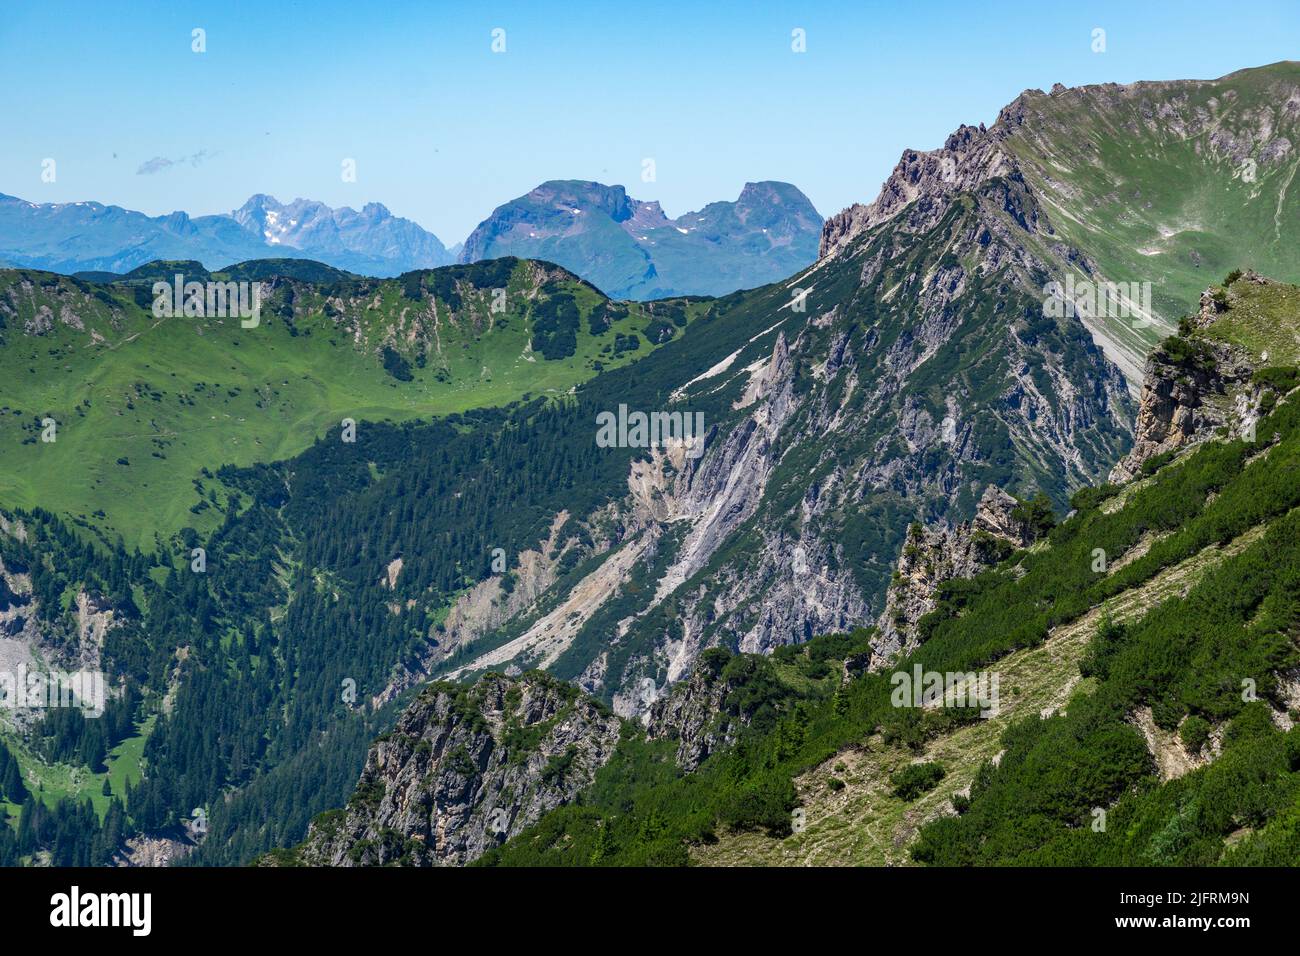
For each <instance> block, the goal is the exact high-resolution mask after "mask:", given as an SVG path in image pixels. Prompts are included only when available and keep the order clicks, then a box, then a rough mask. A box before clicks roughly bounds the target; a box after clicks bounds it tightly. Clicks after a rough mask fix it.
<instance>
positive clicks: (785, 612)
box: [446, 128, 1131, 714]
mask: <svg viewBox="0 0 1300 956" xmlns="http://www.w3.org/2000/svg"><path fill="white" fill-rule="evenodd" d="M947 148H948V149H949V150H950V151H951V152H952V153H954V154H955V155H959V156H962V157H964V159H963V163H964V165H963V166H962V167H961V168H962V169H963V170H965V171H966V176H967V179H966V180H965V181H966V183H967V188H966V189H965V190H964V191H948V190H947V189H943V190H939V191H934V192H923V193H922V194H920V195H918V197H917V198H915V199H914V200H913V201H912V202H910V203H909V204H908V205H907V206H906V208H904V209H903V210H902V211H901V212H899V213H897V214H896V215H893V216H891V217H890V218H888V219H886V220H885V221H883V222H881V223H879V224H878V225H876V226H874V227H869V228H866V229H865V230H863V231H860V232H859V233H857V234H856V235H855V236H854V237H853V238H852V239H851V240H849V241H848V244H847V245H845V246H843V247H842V248H840V249H838V251H836V252H835V254H832V255H828V256H826V257H824V258H823V259H822V260H821V261H820V262H819V263H817V264H816V265H815V266H813V267H812V268H811V269H809V270H806V271H805V272H803V273H801V274H799V275H796V276H795V277H794V278H792V279H790V280H788V281H787V282H784V283H781V284H779V285H774V286H769V287H767V288H765V289H761V290H756V291H754V292H752V293H748V294H742V295H736V296H731V297H728V298H726V299H723V300H720V301H719V302H718V303H716V305H715V306H714V308H713V310H712V314H711V318H710V320H709V322H708V324H707V327H708V328H710V329H712V330H713V331H714V333H715V334H720V333H721V332H722V330H723V329H725V328H729V327H735V326H740V327H741V328H743V329H744V331H745V332H746V333H748V334H743V335H736V334H734V333H733V334H732V335H731V336H730V337H728V338H725V339H723V343H725V344H722V343H720V344H722V347H716V346H715V347H710V346H711V343H708V342H707V340H704V339H700V338H697V339H692V338H691V336H690V335H688V336H686V337H685V338H684V340H683V342H682V345H681V349H683V350H684V349H687V348H692V345H693V348H694V352H695V354H696V355H697V356H698V355H700V354H701V351H702V349H704V350H705V351H704V353H703V354H705V355H707V359H706V360H708V361H711V362H712V367H711V368H706V369H704V370H698V364H702V362H699V363H697V364H693V365H692V366H689V367H681V368H680V371H678V370H677V369H673V370H668V368H667V366H666V364H664V365H661V364H659V363H654V364H652V365H647V366H644V367H643V368H642V371H643V372H644V373H646V374H650V373H651V372H654V373H659V372H660V371H661V370H663V374H664V376H665V377H664V378H661V379H660V380H659V381H660V383H661V387H662V385H666V384H668V383H673V384H674V386H675V387H672V388H671V389H668V388H665V389H663V391H664V392H669V393H670V394H669V395H667V396H666V397H667V398H669V399H670V400H671V406H672V407H678V408H682V409H691V410H698V411H700V412H701V413H702V414H703V415H704V416H705V421H706V422H707V423H708V439H707V441H706V442H705V447H704V450H703V454H702V457H699V458H698V459H690V458H686V457H685V456H684V455H681V454H677V453H674V452H673V451H672V450H671V449H660V450H658V451H654V452H652V453H651V455H650V456H649V457H650V460H649V461H648V462H646V463H644V464H634V466H633V468H632V470H631V472H630V473H629V475H628V478H627V485H626V487H627V493H626V495H625V497H624V498H623V500H622V501H620V502H618V503H617V505H616V507H615V510H614V512H613V515H614V517H615V520H616V521H617V523H618V527H619V528H620V529H621V531H620V533H619V534H618V535H617V536H616V537H615V538H613V540H610V538H609V535H608V533H600V534H596V533H593V534H592V537H593V539H596V540H600V538H602V537H603V538H604V539H605V541H606V542H608V543H607V544H604V545H603V546H602V548H603V549H605V550H602V548H597V549H595V550H596V552H598V556H600V557H603V558H606V559H607V561H606V563H604V564H603V565H600V566H595V567H592V569H591V570H590V573H589V574H588V575H587V576H586V577H585V578H584V579H583V580H582V582H581V585H580V586H579V587H578V588H576V589H574V590H573V591H571V592H567V593H559V592H555V591H551V593H550V595H547V596H544V597H543V599H542V600H541V601H540V602H538V603H537V604H536V605H535V607H534V609H532V611H531V613H529V614H525V615H523V616H518V615H516V620H515V621H514V622H508V623H507V624H506V626H505V627H501V628H498V629H497V633H495V634H491V635H488V636H487V640H486V641H477V642H476V643H474V644H471V645H470V648H469V650H468V651H467V652H466V655H467V656H466V655H460V656H459V659H458V660H457V661H456V662H455V664H456V666H455V667H454V668H453V669H450V670H448V671H446V673H449V674H453V675H455V676H462V677H463V676H466V675H468V674H470V673H472V672H473V671H474V670H476V669H483V668H495V667H501V666H506V665H507V664H510V663H512V662H513V663H515V664H516V665H517V666H520V667H524V668H527V667H533V666H542V667H546V668H547V669H550V670H552V672H553V673H556V674H557V675H559V676H562V677H565V678H570V679H577V680H578V681H579V683H580V685H581V686H584V687H586V688H588V689H590V690H591V691H593V692H594V693H597V694H599V695H601V696H604V697H606V698H607V699H610V700H612V701H613V703H614V705H615V708H616V710H618V711H619V712H620V713H623V714H632V713H638V712H643V711H644V710H645V709H646V708H647V707H648V706H649V703H650V702H651V701H652V700H653V699H654V697H655V696H656V695H658V694H660V693H662V691H663V689H664V687H665V685H666V684H668V683H671V682H673V681H676V680H678V679H680V678H681V677H683V676H684V675H685V674H686V673H687V672H688V671H689V668H690V665H691V663H692V661H693V660H694V658H695V657H696V655H697V654H698V653H699V651H700V650H701V649H703V648H705V647H708V646H711V645H715V644H721V645H723V646H727V647H731V648H739V649H741V650H746V651H761V650H766V649H770V648H772V647H775V646H779V645H781V644H785V643H791V642H795V641H801V640H806V639H808V638H809V637H811V636H813V635H814V634H817V633H825V632H829V631H835V630H843V629H847V628H851V627H853V626H855V625H858V624H866V623H869V622H870V621H873V620H874V619H875V617H876V615H877V614H878V613H879V612H880V610H881V607H882V603H883V596H884V595H883V592H884V588H885V584H886V582H887V580H888V578H889V576H890V574H891V572H892V569H893V564H894V555H895V554H897V551H898V547H899V544H900V542H901V537H902V534H903V532H904V530H905V528H906V527H907V525H908V523H909V522H910V521H912V520H913V519H914V518H918V517H919V518H923V519H932V518H938V517H942V516H945V515H951V516H952V517H953V518H954V519H955V520H958V519H963V518H968V517H970V516H971V515H972V514H973V512H974V509H975V505H976V502H977V500H978V499H979V497H980V495H981V494H982V493H983V491H984V489H985V488H987V487H988V486H989V485H990V484H994V485H998V486H999V487H1004V488H1008V489H1011V490H1012V491H1014V492H1015V493H1017V494H1019V495H1022V496H1024V497H1030V496H1032V494H1034V493H1035V492H1037V491H1040V490H1041V491H1044V492H1046V493H1047V494H1049V495H1050V496H1052V498H1053V499H1054V500H1055V501H1056V502H1057V503H1058V505H1060V504H1062V503H1063V502H1064V501H1065V499H1066V498H1067V497H1068V495H1069V493H1070V491H1072V490H1073V489H1074V488H1076V487H1078V486H1079V485H1081V484H1085V483H1088V482H1090V481H1095V480H1097V479H1099V478H1100V477H1101V476H1103V475H1104V474H1105V473H1106V471H1107V470H1108V469H1109V467H1110V466H1111V464H1112V463H1113V462H1114V461H1115V460H1117V459H1118V457H1119V456H1120V454H1121V453H1122V451H1123V450H1124V449H1125V448H1126V447H1127V445H1128V442H1129V440H1130V439H1129V434H1130V433H1129V427H1130V426H1129V421H1130V418H1131V404H1130V402H1129V398H1128V393H1127V388H1126V386H1125V383H1124V380H1123V378H1122V376H1121V375H1120V374H1119V373H1118V371H1117V370H1116V369H1115V367H1114V366H1112V365H1110V364H1109V363H1108V362H1107V361H1106V360H1105V359H1104V357H1103V356H1102V353H1101V351H1100V350H1099V349H1098V348H1097V347H1096V346H1095V345H1094V344H1093V341H1092V338H1091V336H1090V334H1089V333H1088V330H1087V329H1086V328H1085V326H1084V325H1083V324H1082V322H1081V321H1080V320H1079V319H1078V317H1077V316H1074V315H1068V314H1061V315H1056V316H1053V315H1050V314H1045V313H1046V312H1047V310H1046V309H1045V308H1044V303H1043V299H1042V292H1041V290H1042V288H1043V286H1044V284H1045V283H1046V282H1047V281H1048V277H1049V276H1050V274H1051V269H1052V268H1053V264H1054V263H1055V262H1056V259H1055V255H1056V253H1055V252H1054V251H1053V250H1054V249H1055V247H1057V246H1059V242H1057V240H1056V239H1055V238H1054V237H1053V234H1052V232H1051V229H1052V227H1051V224H1050V222H1049V221H1048V220H1047V218H1046V216H1045V214H1044V213H1043V211H1042V210H1041V209H1040V208H1039V206H1038V204H1037V202H1036V200H1035V198H1034V195H1033V193H1032V191H1030V190H1029V188H1028V187H1027V186H1026V184H1025V183H1024V180H1023V179H1022V178H1020V177H1016V176H1004V175H1003V174H1002V173H1003V171H1004V169H1003V166H1002V165H1001V164H1000V163H999V162H998V161H997V154H996V151H995V149H994V148H993V144H992V143H990V142H989V140H988V137H987V136H986V135H985V134H981V133H980V132H979V131H978V130H973V129H969V128H967V129H965V130H962V131H960V132H959V133H957V134H954V136H953V137H952V139H951V141H950V143H949V146H948V147H947ZM892 188H893V181H891V183H889V184H887V185H886V188H885V192H884V193H883V194H882V196H884V195H887V194H888V193H889V191H890V190H891V189H892ZM882 201H883V200H882ZM699 334H700V335H704V334H705V331H704V328H701V329H700V330H699ZM680 354H681V352H680V351H678V352H672V353H669V352H665V353H664V354H663V359H664V362H665V363H667V362H672V361H674V360H675V359H676V358H677V356H679V355H680ZM670 356H671V357H670ZM661 401H662V399H661ZM649 407H651V408H655V407H664V406H656V405H651V406H649ZM582 517H583V520H584V521H585V522H589V523H591V526H592V527H593V528H595V527H598V526H602V525H606V526H607V522H608V520H609V519H608V517H607V516H605V515H603V514H602V515H600V516H597V515H584V516H582ZM598 523H599V524H598ZM611 633H612V634H614V635H615V639H613V640H611V638H610V636H609V635H610V634H611ZM466 636H467V637H473V638H475V639H477V638H478V635H477V634H475V633H473V632H472V631H471V632H470V633H469V634H467V635H466ZM475 648H481V649H482V650H479V651H478V652H477V653H474V650H475Z"/></svg>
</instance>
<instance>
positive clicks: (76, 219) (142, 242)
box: [0, 195, 454, 276]
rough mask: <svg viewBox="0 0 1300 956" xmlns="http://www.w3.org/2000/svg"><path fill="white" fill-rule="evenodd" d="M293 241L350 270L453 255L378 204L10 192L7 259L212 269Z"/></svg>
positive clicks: (59, 266)
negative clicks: (221, 208) (156, 210)
mask: <svg viewBox="0 0 1300 956" xmlns="http://www.w3.org/2000/svg"><path fill="white" fill-rule="evenodd" d="M288 250H293V251H294V252H295V253H298V254H300V256H301V257H302V258H309V259H317V260H320V261H322V262H325V263H328V264H329V265H332V266H336V267H338V268H341V269H345V270H348V271H350V272H356V273H362V274H366V275H377V276H393V275H397V274H399V273H402V272H407V271H410V270H412V269H427V268H432V267H435V266H441V265H448V264H450V263H451V262H452V261H453V258H454V257H453V255H452V254H451V253H449V252H448V251H447V250H446V249H445V248H443V245H442V243H441V242H439V241H438V239H437V237H436V236H434V235H433V234H432V233H429V232H426V231H425V230H423V229H421V228H420V227H419V226H417V225H416V224H415V223H413V222H411V221H410V220H409V219H401V218H398V217H396V216H393V215H392V214H391V213H390V212H389V211H388V210H387V209H385V208H384V207H383V206H381V205H379V204H378V203H369V204H367V205H366V206H365V207H364V208H363V209H362V210H361V212H356V211H355V210H352V209H349V208H347V207H344V208H341V209H331V208H330V207H328V206H325V205H323V204H322V203H318V202H312V201H309V200H305V199H297V200H294V202H292V203H290V204H289V205H287V206H285V205H282V204H280V203H279V202H277V201H276V200H275V199H274V198H272V197H270V196H264V195H257V196H253V197H252V198H251V199H249V200H248V202H246V203H245V204H244V205H243V206H241V207H240V208H239V209H237V210H235V211H234V212H233V213H231V214H230V215H215V216H199V217H195V218H191V217H190V216H188V215H186V214H185V213H183V212H174V213H171V214H170V215H167V216H146V215H145V214H144V213H139V212H132V211H131V210H128V209H122V208H121V207H120V206H104V205H101V204H100V203H94V202H76V203H32V202H26V201H24V200H21V199H16V198H14V197H13V196H3V195H0V260H4V261H7V262H9V263H10V264H12V265H14V266H21V267H25V268H31V269H43V270H47V271H51V272H62V273H68V274H70V273H75V272H112V273H124V272H128V271H130V270H131V269H134V268H135V267H137V266H139V265H143V264H144V263H146V262H151V261H154V260H158V259H193V260H197V261H199V262H201V263H202V264H203V265H204V266H205V267H207V268H209V269H217V268H220V267H222V266H225V265H228V264H230V263H232V262H242V261H246V260H250V259H266V258H271V257H277V256H284V254H285V253H286V251H288Z"/></svg>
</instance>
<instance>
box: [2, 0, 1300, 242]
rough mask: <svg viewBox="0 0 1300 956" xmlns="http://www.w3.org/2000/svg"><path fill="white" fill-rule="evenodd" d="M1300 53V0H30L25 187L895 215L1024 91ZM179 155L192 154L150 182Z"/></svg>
mask: <svg viewBox="0 0 1300 956" xmlns="http://www.w3.org/2000/svg"><path fill="white" fill-rule="evenodd" d="M195 27H201V28H203V29H204V30H206V32H207V52H206V53H203V54H195V53H193V52H191V30H192V29H193V28H195ZM498 27H499V28H502V29H504V30H505V31H506V52H505V53H504V54H494V53H493V52H492V50H491V42H492V37H491V31H492V30H493V29H494V28H498ZM796 27H798V28H802V29H803V30H805V31H806V36H807V52H806V53H803V54H796V53H793V52H792V51H791V30H792V29H794V28H796ZM1095 27H1101V28H1103V29H1105V30H1106V46H1107V49H1106V52H1105V53H1101V54H1097V53H1093V52H1092V49H1091V44H1092V36H1091V34H1092V30H1093V28H1095ZM1297 57H1300V3H1297V2H1295V0H1276V2H1272V0H1251V2H1250V3H1238V4H1224V3H1221V2H1220V3H1200V2H1193V0H1187V2H1170V3H1164V2H1145V0H1143V2H1138V0H1129V2H1120V3H1109V2H1088V3H1064V2H1055V0H1052V2H1049V0H1041V2H1039V3H1027V2H1024V3H1022V2H997V0H987V2H966V3H956V2H933V3H925V2H920V0H917V2H910V3H903V2H900V3H877V2H869V0H868V2H863V0H858V2H843V3H838V2H822V3H795V2H788V3H763V2H757V3H734V4H725V3H724V4H719V3H708V2H702V0H692V2H678V0H654V2H646V3H642V2H635V0H623V2H618V3H609V4H597V3H584V2H576V0H567V2H563V3H558V2H557V3H552V2H548V0H534V2H530V3H519V4H502V3H498V4H494V3H477V2H463V0H462V2H455V3H445V2H425V3H415V2H401V0H387V2H378V3H374V4H371V3H366V2H359V0H347V2H318V3H308V2H302V3H279V2H225V3H219V4H218V3H211V4H205V3H187V2H184V0H168V2H159V3H133V4H119V3H112V2H109V0H102V2H85V3H72V2H66V3H64V2H58V0H47V2H42V3H26V2H22V0H5V2H4V4H3V6H0V104H2V108H0V117H2V118H3V127H4V132H3V145H2V146H0V192H5V193H9V194H11V195H17V196H21V197H23V198H25V199H30V200H33V201H40V202H66V201H73V200H83V199H94V200H99V201H101V202H106V203H117V204H119V205H123V206H126V207H128V208H133V209H141V210H143V211H145V212H148V213H150V214H153V215H157V214H160V213H166V212H170V211H172V210H174V209H184V210H186V211H188V212H190V213H192V214H203V213H211V212H223V211H228V210H230V209H233V208H234V207H236V206H238V205H240V204H241V203H242V202H243V201H244V200H245V199H246V198H247V197H248V196H249V195H250V194H252V193H254V192H267V193H271V194H273V195H275V196H277V197H279V198H280V199H281V200H285V201H287V200H289V199H292V198H294V197H296V196H304V197H309V198H313V199H320V200H323V201H325V202H327V203H329V204H331V205H351V206H354V207H360V206H361V205H363V204H364V203H366V202H369V201H378V202H382V203H384V204H385V205H387V206H388V207H389V208H391V209H392V210H393V211H394V212H395V213H397V214H399V215H403V216H407V217H409V218H411V219H414V220H415V221H417V222H419V223H420V224H421V225H423V226H425V227H426V228H429V229H431V230H433V231H434V232H435V233H437V234H438V236H439V237H440V238H442V239H443V241H445V242H447V243H448V244H450V243H452V242H455V241H457V240H460V239H463V238H464V237H465V236H466V234H468V232H469V231H470V229H472V228H473V226H474V225H475V224H476V223H477V222H478V221H479V220H481V219H482V218H483V217H484V216H486V215H487V214H488V213H489V212H490V211H491V210H492V208H493V207H494V206H497V205H499V204H500V203H502V202H505V201H506V200H508V199H510V198H512V197H514V196H517V195H519V194H521V193H524V192H526V191H528V190H529V189H530V188H532V187H533V186H535V185H536V184H538V183H539V182H542V181H543V180H546V179H595V180H599V181H602V182H606V183H619V184H623V185H625V186H627V188H628V191H629V192H630V193H631V194H632V195H633V196H635V197H637V198H639V199H658V200H660V201H661V202H662V203H663V205H664V208H665V210H666V211H667V212H668V213H669V215H672V216H676V215H680V214H681V213H684V212H686V211H688V210H690V209H697V208H699V207H700V206H702V205H704V204H705V203H707V202H710V201H712V200H716V199H734V198H735V196H736V195H737V194H738V192H739V190H740V188H741V186H742V185H743V184H744V183H745V182H746V181H748V180H758V179H780V180H786V181H789V182H792V183H794V184H796V185H797V186H799V187H800V188H801V189H803V190H804V192H806V193H807V194H808V196H809V197H810V198H811V199H812V200H813V202H814V204H815V205H816V206H817V208H818V209H819V210H820V211H821V212H822V214H823V215H829V214H830V213H833V212H835V211H837V210H839V209H841V208H843V207H844V206H846V205H848V204H849V203H852V202H855V201H868V200H870V199H872V198H874V196H875V194H876V191H877V189H878V188H879V185H880V183H881V181H882V180H883V179H884V177H885V176H886V175H888V173H889V170H890V169H891V168H892V167H893V165H894V163H895V162H896V161H897V160H898V156H899V154H900V152H901V151H902V150H903V149H904V148H906V147H915V148H918V149H930V148H933V147H935V146H937V145H939V144H940V143H941V142H942V141H943V139H944V137H945V136H946V135H947V133H948V132H949V131H951V130H952V129H954V128H955V127H956V126H957V125H959V124H960V123H963V122H967V123H980V122H984V123H991V122H992V121H993V120H994V118H995V117H996V116H997V112H998V109H999V108H1000V107H1001V106H1002V105H1004V104H1005V103H1006V102H1008V101H1009V100H1011V99H1013V98H1014V97H1015V96H1016V95H1017V94H1018V93H1019V92H1020V91H1021V90H1023V89H1026V88H1029V87H1038V88H1042V89H1047V88H1049V87H1050V86H1051V85H1052V83H1054V82H1058V81H1059V82H1062V83H1065V84H1066V85H1068V86H1074V85H1078V84H1082V83H1097V82H1108V81H1114V82H1130V81H1133V80H1139V79H1172V78H1211V77H1216V76H1221V75H1223V74H1225V73H1229V72H1231V71H1233V70H1236V69H1240V68H1243V67H1247V66H1258V65H1262V64H1265V63H1271V62H1274V61H1277V60H1281V59H1288V58H1291V59H1294V58H1297ZM47 157H51V158H54V159H56V161H57V163H58V166H57V172H58V177H57V181H56V182H54V183H44V182H42V181H41V161H42V160H43V159H44V158H47ZM157 157H162V158H163V159H165V160H173V161H176V160H180V161H179V162H175V163H174V164H173V165H170V166H165V167H164V168H162V169H159V170H158V171H156V172H154V173H152V174H141V173H140V172H139V169H140V167H141V166H142V165H144V164H146V163H148V162H149V161H150V160H154V159H155V158H157ZM194 157H198V158H197V159H195V158H194ZM345 157H351V158H354V159H355V160H356V163H357V181H356V182H355V183H345V182H343V181H342V180H341V177H340V163H341V161H342V160H343V159H344V158H345ZM646 157H652V158H653V159H654V160H655V163H656V171H657V181H656V182H653V183H643V182H642V181H641V169H642V165H641V164H642V160H643V159H644V158H646ZM155 165H158V164H155Z"/></svg>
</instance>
